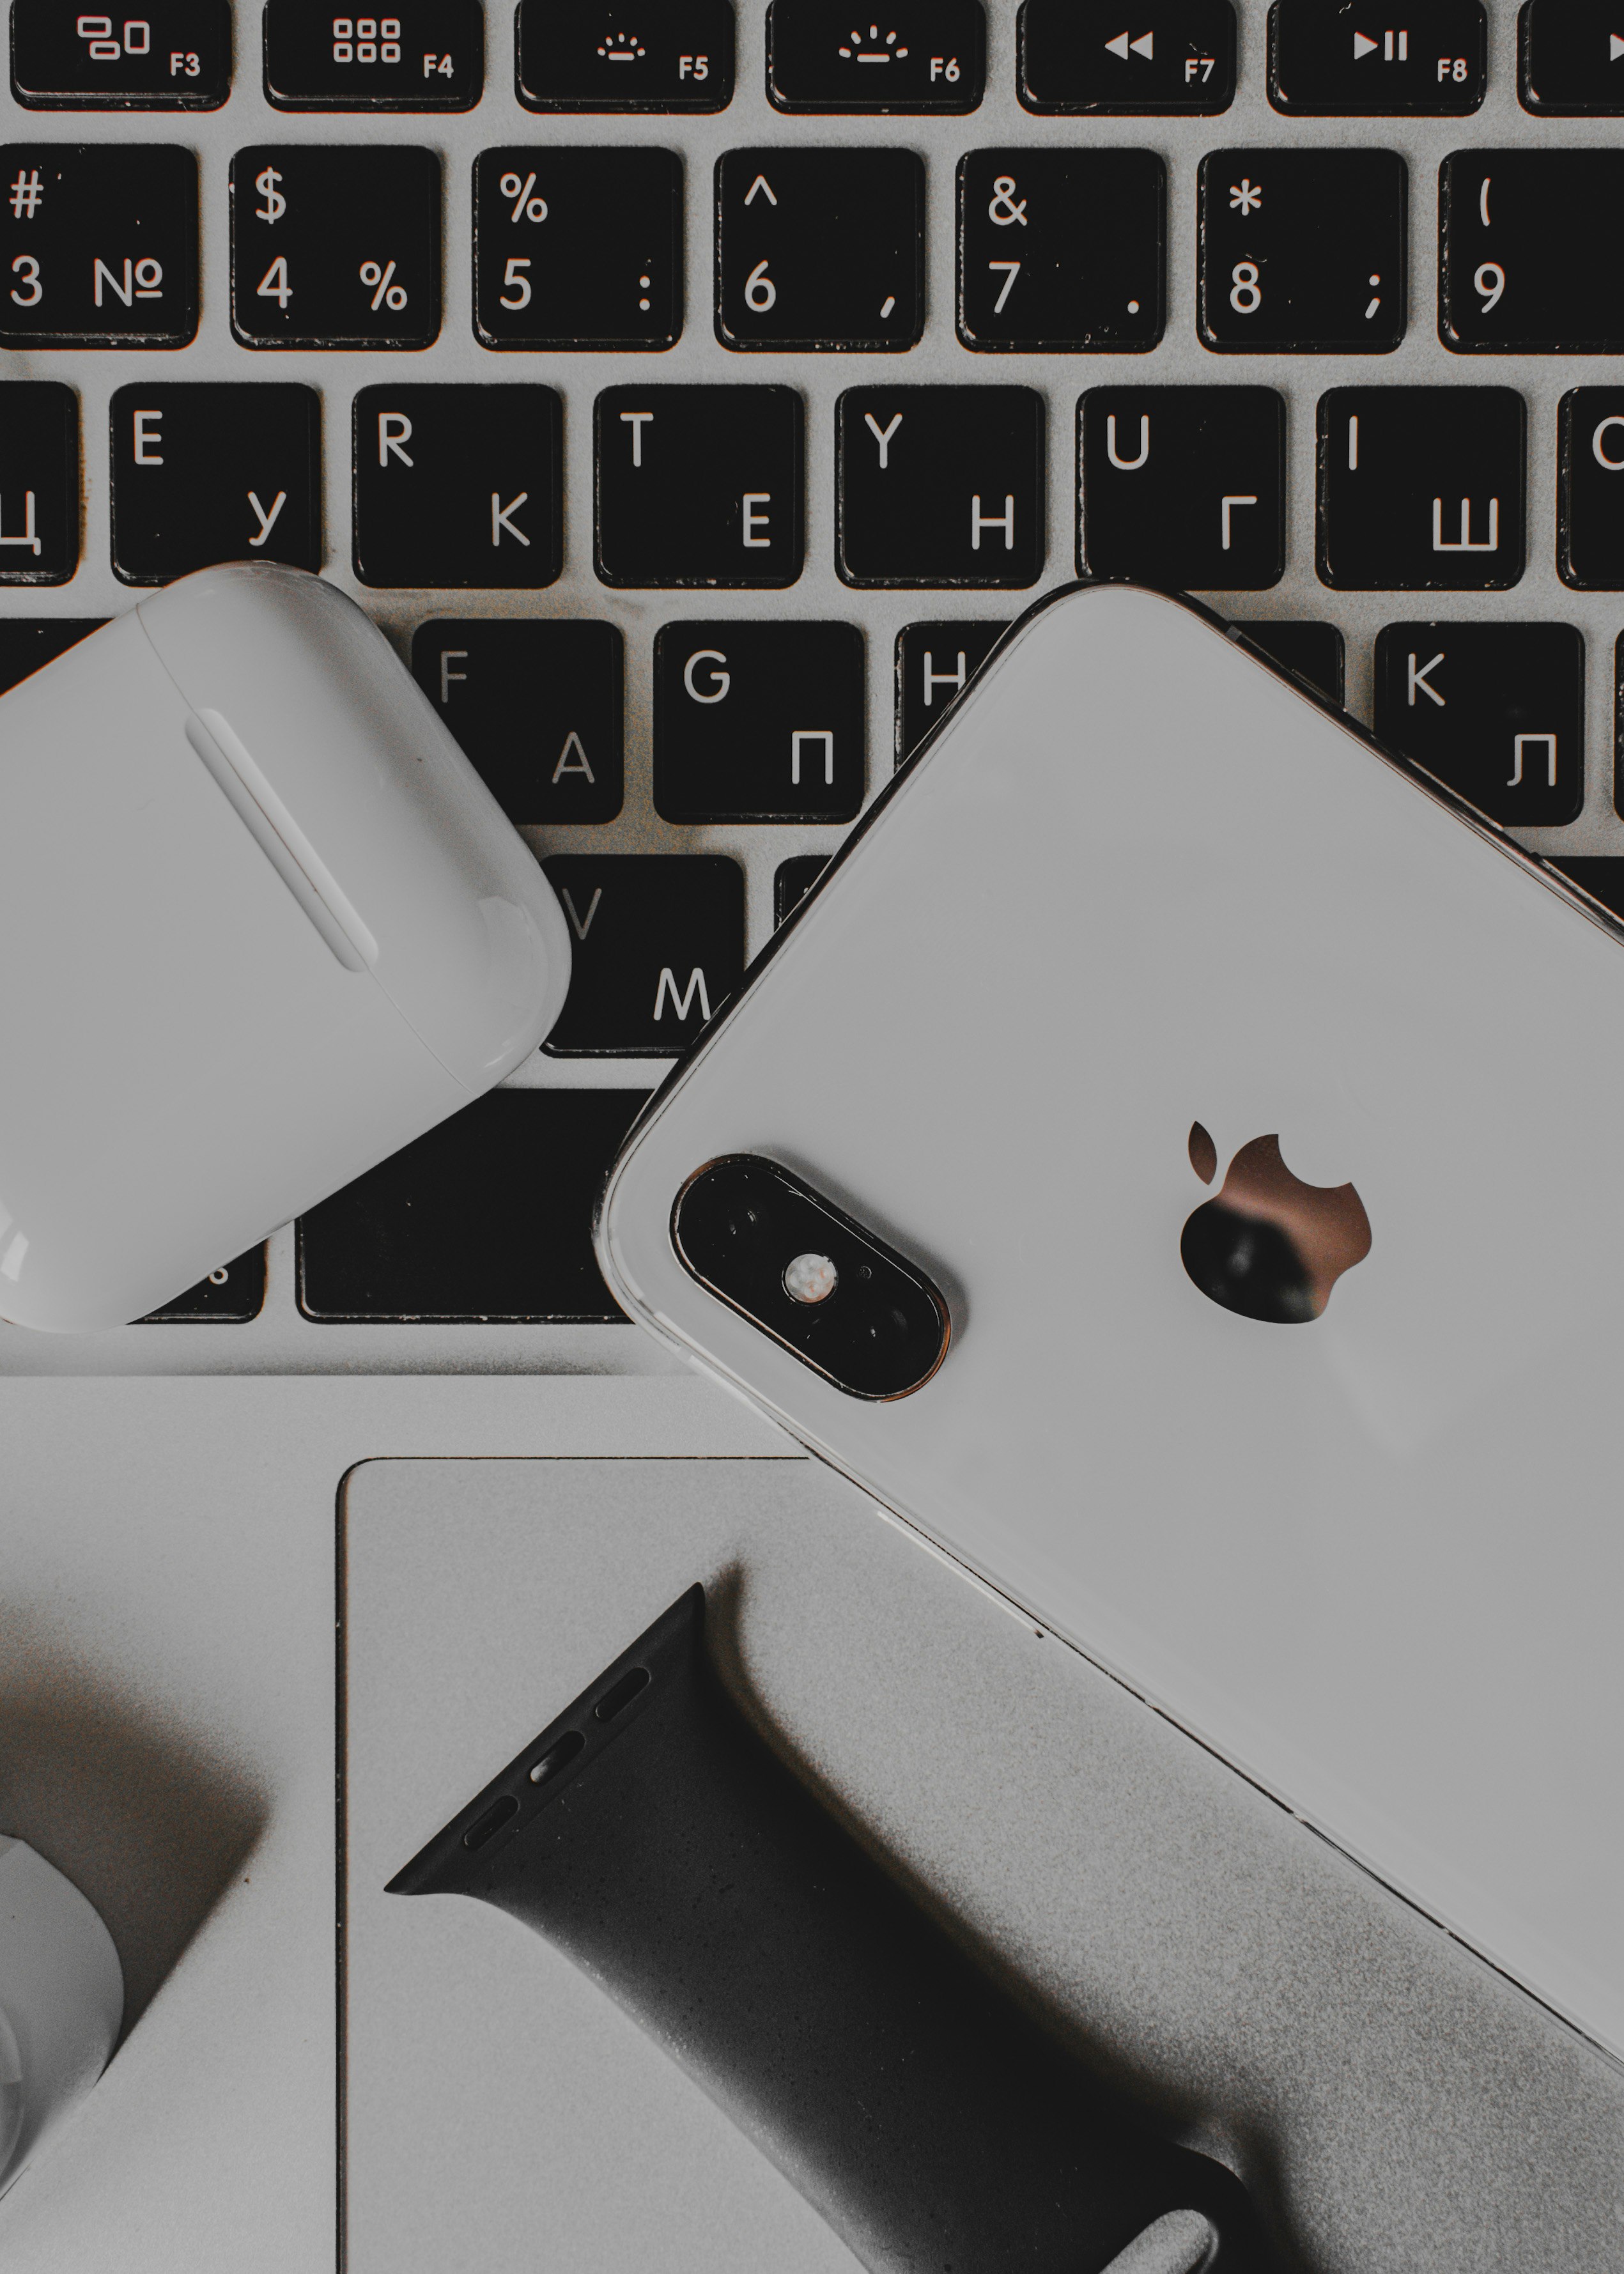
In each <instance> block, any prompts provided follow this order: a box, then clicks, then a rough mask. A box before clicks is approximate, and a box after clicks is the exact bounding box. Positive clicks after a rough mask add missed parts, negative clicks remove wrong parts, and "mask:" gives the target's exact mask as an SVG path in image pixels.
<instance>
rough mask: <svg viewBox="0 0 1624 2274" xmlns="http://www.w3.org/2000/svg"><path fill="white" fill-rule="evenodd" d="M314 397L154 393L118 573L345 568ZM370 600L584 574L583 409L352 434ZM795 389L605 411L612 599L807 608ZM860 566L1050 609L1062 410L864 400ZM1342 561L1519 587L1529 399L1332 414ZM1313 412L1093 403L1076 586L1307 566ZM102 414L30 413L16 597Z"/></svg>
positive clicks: (1404, 576)
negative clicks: (793, 593) (764, 602)
mask: <svg viewBox="0 0 1624 2274" xmlns="http://www.w3.org/2000/svg"><path fill="white" fill-rule="evenodd" d="M320 417H321V413H320V398H319V397H318V395H317V394H316V393H315V390H314V389H313V388H308V387H305V386H301V385H296V384H286V385H271V386H262V385H258V384H253V383H233V382H230V381H169V382H154V383H147V382H136V383H134V384H132V385H130V386H126V387H123V388H119V389H118V390H117V393H116V394H115V395H114V396H113V398H112V404H111V410H110V417H109V425H110V442H111V521H112V557H113V567H114V569H115V572H116V573H117V575H118V576H120V577H121V578H122V579H123V580H124V582H125V583H126V584H163V583H165V582H167V581H168V580H169V578H170V577H173V576H184V575H186V574H188V573H189V572H190V571H191V570H192V569H199V568H204V567H207V565H209V563H211V562H212V561H221V560H238V559H241V560H265V561H283V562H286V563H288V564H289V565H290V566H293V567H297V568H306V569H317V568H320V566H321V563H322V561H323V559H324V557H325V554H324V548H323V542H322V531H321V513H320V498H321V448H320ZM351 422H352V425H351V448H352V467H353V501H354V523H353V531H352V557H353V561H354V566H355V572H356V575H357V577H358V578H359V580H360V581H361V582H362V583H363V584H370V585H373V586H377V587H380V588H395V589H417V590H421V589H431V590H432V589H440V590H457V589H464V590H480V591H538V590H540V589H542V588H543V587H545V586H546V585H548V584H553V583H554V582H555V581H556V579H557V578H558V576H560V573H561V571H562V568H563V558H564V554H563V494H564V490H563V405H562V402H561V400H560V396H559V395H557V393H556V392H555V391H554V390H553V388H548V387H542V386H535V385H528V384H515V385H501V386H483V385H478V384H456V383H445V384H433V383H431V384H422V383H414V382H399V383H397V382H393V381H391V382H388V383H386V384H383V385H380V386H377V387H369V388H362V389H361V390H360V392H359V393H358V394H357V395H356V396H355V397H354V399H353V403H352V409H351ZM804 426H805V406H804V404H803V403H802V400H801V396H800V395H799V394H798V393H797V392H796V391H795V389H794V388H789V387H782V386H768V387H703V386H699V387H694V386H635V387H616V388H605V390H604V392H603V393H601V394H600V395H598V398H597V400H596V402H595V403H594V406H593V415H592V433H593V441H592V449H593V481H594V493H595V502H594V516H593V531H592V540H593V563H594V567H595V569H596V572H597V575H598V578H599V580H600V582H602V583H603V584H608V585H613V586H617V587H623V588H626V589H630V590H661V589H665V590H672V589H679V588H681V587H683V586H692V587H695V588H702V587H706V586H709V587H711V588H713V589H716V590H733V591H782V590H784V589H786V588H787V587H789V586H791V585H793V584H794V583H795V582H796V581H797V579H798V578H799V576H800V575H801V569H802V567H803V566H804V561H805V537H804V517H803V511H804V492H805V438H804ZM834 427H835V432H834V458H833V474H834V486H835V522H836V535H835V566H836V569H837V571H838V574H839V576H840V577H841V578H842V580H843V581H844V582H845V583H846V584H850V585H853V586H855V587H857V588H859V589H872V590H879V589H884V588H888V587H889V588H894V589H904V590H906V589H909V588H914V589H929V588H931V587H937V588H951V587H955V586H957V587H959V588H963V589H966V590H973V589H976V588H980V589H983V590H989V591H997V590H1007V591H1020V590H1025V589H1026V588H1028V587H1030V586H1031V585H1033V584H1035V583H1036V582H1037V580H1038V578H1039V577H1040V576H1041V574H1042V572H1043V569H1044V565H1045V561H1046V558H1047V536H1046V523H1047V510H1046V505H1047V476H1046V462H1047V448H1048V444H1047V433H1046V410H1045V405H1044V403H1043V399H1042V397H1041V395H1038V394H1037V393H1036V392H1035V391H1034V390H1033V389H1032V388H1024V387H890V386H883V385H882V386H868V387H857V388H847V389H846V392H845V394H843V395H841V396H840V398H839V400H838V403H837V405H836V409H835V419H834ZM1318 427H1319V472H1318V485H1317V499H1316V516H1315V518H1316V544H1317V566H1318V569H1319V577H1320V580H1321V582H1322V583H1324V584H1327V585H1329V586H1331V587H1332V588H1334V589H1335V590H1338V591H1506V590H1507V589H1509V587H1511V586H1512V585H1514V584H1516V583H1517V581H1518V579H1519V578H1520V577H1521V576H1522V572H1523V569H1524V567H1525V565H1526V560H1527V531H1526V508H1525V489H1526V478H1525V459H1526V439H1527V411H1526V406H1525V404H1524V403H1523V399H1522V395H1519V394H1517V393H1516V392H1515V390H1514V389H1512V388H1503V387H1470V388H1460V387H1371V388H1333V389H1331V390H1330V391H1329V392H1328V393H1327V394H1325V395H1322V396H1321V397H1320V398H1319V409H1318ZM1285 438H1286V405H1285V401H1284V398H1283V397H1282V395H1279V394H1278V393H1276V391H1275V390H1274V388H1267V387H1137V386H1132V385H1126V384H1119V385H1116V386H1110V387H1097V388H1090V389H1089V390H1088V391H1087V392H1086V394H1085V395H1082V396H1081V397H1080V398H1079V402H1078V405H1077V476H1078V488H1077V495H1078V500H1079V505H1078V523H1077V566H1078V569H1079V573H1081V574H1083V575H1086V576H1127V577H1132V578H1136V579H1139V580H1140V581H1144V582H1147V583H1151V584H1165V585H1169V586H1174V587H1177V588H1180V589H1183V590H1185V591H1266V590H1267V589H1268V588H1269V587H1270V586H1271V585H1274V584H1278V583H1279V581H1280V579H1281V577H1282V576H1283V575H1284V573H1285V567H1286V527H1287V498H1286V471H1285V464H1286V445H1285ZM79 465H80V452H79V406H78V403H77V400H76V398H75V396H74V395H73V393H72V390H71V388H67V387H64V386H63V385H62V384H61V383H60V382H58V381H56V380H12V381H8V382H5V383H4V387H3V388H0V584H65V583H66V582H67V581H68V580H69V579H70V578H71V576H73V574H74V573H75V571H76V569H77V568H78V565H79V501H80V481H79ZM1557 476H1558V481H1557V494H1558V516H1557V531H1556V550H1557V565H1558V568H1559V569H1560V574H1561V576H1562V577H1563V579H1564V581H1565V582H1566V583H1568V584H1572V585H1574V586H1575V587H1577V588H1579V589H1583V590H1590V591H1624V481H1621V480H1620V476H1624V386H1610V387H1587V388H1573V389H1571V390H1570V391H1569V392H1568V394H1567V395H1564V396H1563V397H1562V400H1561V403H1560V417H1559V445H1558V467H1557Z"/></svg>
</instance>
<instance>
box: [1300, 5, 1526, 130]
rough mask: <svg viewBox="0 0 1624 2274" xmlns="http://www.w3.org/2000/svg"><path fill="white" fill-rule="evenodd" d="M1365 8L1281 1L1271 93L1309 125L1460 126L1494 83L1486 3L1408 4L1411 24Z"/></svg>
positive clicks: (1404, 17) (1406, 10) (1406, 19)
mask: <svg viewBox="0 0 1624 2274" xmlns="http://www.w3.org/2000/svg"><path fill="white" fill-rule="evenodd" d="M1385 13H1386V11H1384V10H1383V9H1381V8H1380V7H1378V6H1376V5H1374V4H1372V5H1369V6H1366V5H1365V4H1364V0H1358V4H1355V0H1340V4H1338V5H1336V6H1330V5H1327V0H1274V6H1273V7H1272V8H1271V9H1270V10H1269V19H1268V91H1269V101H1270V102H1272V103H1273V104H1274V108H1275V109H1276V110H1284V111H1288V112H1289V113H1291V114H1292V115H1293V116H1296V117H1304V118H1396V117H1423V118H1446V117H1462V116H1463V115H1464V114H1465V113H1466V112H1468V111H1472V110H1476V109H1477V106H1478V105H1479V103H1481V102H1482V101H1483V96H1484V89H1485V87H1486V85H1487V83H1488V49H1489V27H1488V18H1487V16H1486V14H1485V11H1484V8H1483V4H1482V0H1408V4H1407V5H1406V6H1405V8H1404V10H1403V12H1402V19H1401V20H1400V21H1399V22H1398V23H1396V24H1395V23H1393V22H1392V21H1391V19H1388V20H1387V21H1385V22H1384V21H1383V18H1384V15H1385Z"/></svg>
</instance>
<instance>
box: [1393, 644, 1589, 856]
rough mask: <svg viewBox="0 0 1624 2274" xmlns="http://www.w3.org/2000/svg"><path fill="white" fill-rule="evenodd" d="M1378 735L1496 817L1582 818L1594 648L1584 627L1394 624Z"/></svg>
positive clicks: (1509, 820) (1534, 821)
mask: <svg viewBox="0 0 1624 2274" xmlns="http://www.w3.org/2000/svg"><path fill="white" fill-rule="evenodd" d="M1375 727H1376V733H1377V734H1378V735H1379V737H1380V740H1381V741H1382V742H1387V743H1388V744H1390V745H1391V747H1392V748H1393V749H1395V750H1402V752H1403V754H1404V756H1405V757H1409V758H1413V759H1414V760H1415V762H1416V764H1417V765H1420V766H1425V768H1426V771H1427V772H1428V773H1430V774H1436V775H1437V777H1438V779H1440V781H1442V782H1447V784H1448V786H1449V787H1450V788H1451V789H1454V790H1458V791H1459V792H1460V794H1461V795H1462V797H1464V798H1468V799H1470V802H1471V803H1472V804H1473V805H1475V806H1476V807H1477V809H1478V810H1479V811H1480V812H1482V813H1486V814H1487V815H1489V817H1491V819H1492V820H1495V821H1500V822H1504V823H1506V824H1507V825H1508V826H1512V827H1516V826H1521V825H1529V826H1530V827H1532V826H1537V825H1550V824H1553V823H1556V824H1560V823H1562V822H1568V821H1575V820H1576V819H1577V818H1578V816H1579V809H1580V807H1581V806H1582V805H1583V802H1584V641H1583V637H1582V636H1581V635H1580V633H1579V632H1578V631H1577V630H1576V629H1575V627H1574V626H1573V625H1572V624H1504V623H1484V622H1476V623H1406V624H1389V625H1388V626H1387V629H1385V630H1384V631H1382V632H1380V633H1379V634H1378V635H1377V639H1376V711H1375Z"/></svg>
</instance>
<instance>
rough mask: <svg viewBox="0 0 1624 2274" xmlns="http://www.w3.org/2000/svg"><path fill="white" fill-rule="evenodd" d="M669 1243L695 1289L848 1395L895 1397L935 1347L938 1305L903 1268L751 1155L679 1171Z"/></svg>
mask: <svg viewBox="0 0 1624 2274" xmlns="http://www.w3.org/2000/svg"><path fill="white" fill-rule="evenodd" d="M671 1237H672V1244H673V1246H674V1247H675V1249H676V1252H677V1255H678V1257H679V1259H680V1261H681V1263H682V1265H683V1267H684V1269H686V1270H688V1272H689V1273H690V1274H691V1275H692V1276H693V1277H695V1279H697V1280H698V1281H699V1283H700V1284H701V1285H702V1286H703V1287H707V1288H709V1289H710V1291H711V1293H712V1294H714V1295H718V1296H719V1297H720V1298H721V1299H722V1301H723V1302H725V1303H726V1304H728V1305H730V1306H731V1307H732V1308H733V1310H735V1311H737V1312H739V1313H741V1315H742V1316H743V1317H745V1318H747V1319H748V1320H749V1321H751V1323H752V1324H753V1325H755V1326H756V1327H759V1328H760V1329H761V1330H762V1331H763V1334H767V1335H771V1337H772V1339H773V1340H774V1341H775V1342H777V1343H780V1344H783V1346H784V1347H785V1349H786V1350H788V1351H792V1352H793V1353H794V1355H795V1356H796V1357H797V1358H798V1359H801V1361H802V1363H803V1364H805V1365H807V1366H809V1367H812V1368H813V1369H814V1370H815V1371H816V1373H818V1374H822V1375H823V1378H824V1380H825V1381H827V1382H833V1383H834V1385H835V1387H836V1388H837V1389H843V1390H845V1391H846V1393H847V1395H848V1396H849V1397H867V1398H876V1399H877V1398H890V1397H906V1395H907V1394H908V1392H909V1391H910V1390H913V1389H919V1388H920V1386H921V1383H923V1382H928V1381H929V1378H930V1376H931V1375H932V1374H934V1373H935V1372H936V1368H937V1367H938V1366H940V1365H941V1363H942V1359H943V1358H944V1355H945V1353H946V1351H947V1342H948V1334H949V1326H948V1315H947V1305H946V1304H945V1303H944V1300H943V1299H942V1296H941V1294H940V1292H939V1291H937V1289H936V1287H935V1286H934V1285H933V1284H931V1282H930V1280H929V1279H928V1278H927V1277H926V1276H925V1275H924V1273H923V1272H922V1271H921V1270H920V1269H918V1268H917V1266H915V1265H914V1264H912V1263H909V1262H906V1261H905V1260H904V1259H903V1258H902V1257H901V1256H900V1255H898V1254H897V1252H896V1250H895V1249H894V1248H891V1247H888V1246H886V1245H885V1243H884V1241H883V1240H881V1239H876V1236H875V1234H874V1233H873V1232H871V1231H866V1230H865V1229H864V1227H863V1226H862V1225H861V1224H857V1223H855V1222H853V1219H852V1218H851V1217H850V1216H846V1214H845V1213H844V1212H843V1211H842V1210H841V1209H837V1208H836V1207H835V1205H834V1203H833V1202H832V1201H827V1200H825V1199H824V1198H823V1195H822V1194H821V1193H816V1192H814V1190H813V1189H812V1187H811V1186H809V1185H808V1184H805V1183H803V1182H802V1180H801V1178H799V1177H797V1176H794V1175H793V1174H792V1172H791V1171H789V1170H787V1169H786V1168H783V1167H781V1166H780V1164H779V1163H778V1162H776V1161H769V1160H767V1159H765V1158H764V1157H763V1156H761V1155H759V1154H755V1153H733V1154H729V1155H728V1156H726V1158H724V1159H722V1160H719V1161H712V1162H711V1163H708V1164H707V1166H706V1167H704V1168H703V1169H701V1170H700V1171H698V1173H697V1174H696V1175H695V1176H693V1177H690V1178H689V1179H688V1183H687V1184H686V1185H684V1186H683V1187H682V1190H681V1191H680V1193H678V1195H677V1201H676V1205H675V1207H674V1208H673V1210H672V1215H671Z"/></svg>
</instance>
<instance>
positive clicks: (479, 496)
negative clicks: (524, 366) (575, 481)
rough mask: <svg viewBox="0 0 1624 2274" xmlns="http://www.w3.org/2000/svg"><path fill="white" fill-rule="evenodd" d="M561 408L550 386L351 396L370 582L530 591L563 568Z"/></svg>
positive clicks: (363, 555) (360, 525)
mask: <svg viewBox="0 0 1624 2274" xmlns="http://www.w3.org/2000/svg"><path fill="white" fill-rule="evenodd" d="M562 436H563V407H562V405H561V404H560V401H559V398H558V396H557V395H555V394H554V393H553V389H552V388H550V387H529V386H523V385H521V386H510V387H509V386H500V387H481V386H465V387H458V386H428V387H365V388H362V389H361V392H360V393H359V394H358V395H357V396H356V399H355V570H356V575H357V576H358V577H359V578H360V579H361V582H362V583H363V584H397V585H443V586H447V587H448V588H450V589H453V590H455V589H458V588H461V589H463V590H470V589H478V590H483V591H536V590H537V589H538V588H539V587H540V586H541V585H544V584H552V583H553V581H554V579H555V578H556V577H557V576H558V574H559V572H560V569H561V568H562V566H563V542H564V538H563V515H562V506H561V502H560V476H559V468H560V458H561V453H562V448H563V440H562Z"/></svg>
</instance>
